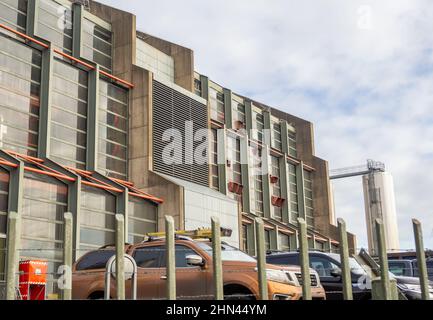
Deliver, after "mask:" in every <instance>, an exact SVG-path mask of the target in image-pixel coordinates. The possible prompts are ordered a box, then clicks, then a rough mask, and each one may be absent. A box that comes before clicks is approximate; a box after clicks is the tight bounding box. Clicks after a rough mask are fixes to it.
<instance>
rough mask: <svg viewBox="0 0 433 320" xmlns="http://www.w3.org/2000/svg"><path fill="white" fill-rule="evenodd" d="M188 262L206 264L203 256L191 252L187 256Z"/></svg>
mask: <svg viewBox="0 0 433 320" xmlns="http://www.w3.org/2000/svg"><path fill="white" fill-rule="evenodd" d="M186 263H187V264H189V265H191V266H200V267H201V266H203V265H204V260H203V258H202V257H201V256H199V255H197V254H190V255H188V256H186Z"/></svg>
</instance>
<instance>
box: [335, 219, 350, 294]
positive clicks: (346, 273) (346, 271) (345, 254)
mask: <svg viewBox="0 0 433 320" xmlns="http://www.w3.org/2000/svg"><path fill="white" fill-rule="evenodd" d="M337 222H338V231H339V235H340V261H341V278H342V280H343V298H344V300H353V294H352V276H351V272H350V266H349V244H348V241H347V232H346V222H344V220H343V219H341V218H338V219H337Z"/></svg>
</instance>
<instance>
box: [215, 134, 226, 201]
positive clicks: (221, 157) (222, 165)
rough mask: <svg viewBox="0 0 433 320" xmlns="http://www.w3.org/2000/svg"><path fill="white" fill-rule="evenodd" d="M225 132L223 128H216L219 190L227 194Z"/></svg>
mask: <svg viewBox="0 0 433 320" xmlns="http://www.w3.org/2000/svg"><path fill="white" fill-rule="evenodd" d="M226 145H227V134H226V130H225V129H218V130H217V151H218V155H217V158H218V159H217V160H218V182H219V191H220V192H221V193H223V194H227V150H226Z"/></svg>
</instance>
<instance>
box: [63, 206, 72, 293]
mask: <svg viewBox="0 0 433 320" xmlns="http://www.w3.org/2000/svg"><path fill="white" fill-rule="evenodd" d="M64 223H65V224H64V228H65V232H64V239H63V266H64V269H63V270H64V272H65V273H66V274H65V275H64V276H65V283H64V289H63V300H71V298H72V243H73V230H72V228H73V223H72V213H70V212H65V214H64Z"/></svg>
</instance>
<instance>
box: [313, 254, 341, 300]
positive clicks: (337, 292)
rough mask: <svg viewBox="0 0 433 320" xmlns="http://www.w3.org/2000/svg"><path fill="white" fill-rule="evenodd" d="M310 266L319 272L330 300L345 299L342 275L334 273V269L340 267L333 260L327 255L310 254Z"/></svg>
mask: <svg viewBox="0 0 433 320" xmlns="http://www.w3.org/2000/svg"><path fill="white" fill-rule="evenodd" d="M310 267H311V268H313V269H314V270H316V271H317V273H318V274H319V277H320V282H321V283H322V286H323V288H324V289H325V291H326V298H327V299H328V300H341V299H343V292H342V280H341V276H333V275H332V270H336V269H339V267H338V266H337V265H336V264H335V263H334V262H333V261H331V260H330V259H326V258H325V257H320V256H315V255H310Z"/></svg>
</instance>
